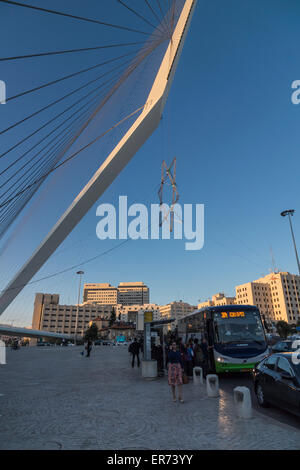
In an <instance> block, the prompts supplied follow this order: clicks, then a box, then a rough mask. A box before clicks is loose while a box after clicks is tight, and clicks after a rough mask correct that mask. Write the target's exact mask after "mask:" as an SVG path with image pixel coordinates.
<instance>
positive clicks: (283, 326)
mask: <svg viewBox="0 0 300 470" xmlns="http://www.w3.org/2000/svg"><path fill="white" fill-rule="evenodd" d="M276 330H277V333H278V334H279V336H280V337H281V338H284V339H286V337H287V336H288V335H289V334H290V333H291V332H292V327H291V325H289V324H288V323H287V322H286V321H284V320H279V321H278V322H277V323H276Z"/></svg>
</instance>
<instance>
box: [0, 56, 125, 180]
mask: <svg viewBox="0 0 300 470" xmlns="http://www.w3.org/2000/svg"><path fill="white" fill-rule="evenodd" d="M123 65H124V64H123ZM119 77H120V74H117V75H116V76H114V77H113V78H110V79H109V80H106V81H105V82H103V83H101V85H99V86H97V87H96V88H94V89H93V90H91V91H89V93H87V94H86V95H84V96H83V97H81V98H80V99H79V100H77V101H76V102H75V103H73V104H72V105H70V106H68V107H67V108H66V109H65V110H64V111H62V112H60V113H59V114H57V115H56V116H54V118H52V119H51V120H50V121H48V122H47V123H46V124H44V125H43V126H42V127H40V128H39V129H37V130H36V131H35V132H34V133H32V134H30V136H29V137H32V136H33V135H34V134H36V133H37V132H38V131H39V130H41V129H43V128H45V127H46V125H48V124H50V123H52V122H54V120H56V119H58V118H59V117H61V116H62V115H63V114H65V113H66V112H68V111H70V110H71V109H72V108H74V107H75V106H76V105H77V104H79V103H81V101H83V100H84V99H86V98H87V97H88V96H90V95H92V94H93V93H95V91H98V90H99V89H102V88H103V87H104V86H105V85H107V84H110V85H111V84H112V83H114V80H117V79H119ZM104 90H105V88H104ZM104 93H105V91H104ZM101 94H103V90H102V92H101ZM77 112H78V110H77V111H75V112H74V113H73V114H72V115H71V116H70V117H72V116H73V115H75V114H76V113H77ZM70 117H69V118H70ZM69 118H67V119H66V120H64V121H62V122H61V123H60V124H59V125H58V126H57V127H56V128H54V129H53V130H51V132H49V133H48V134H47V135H46V136H44V137H43V138H42V139H41V140H39V141H38V142H37V143H36V144H34V145H33V146H32V147H31V148H30V149H28V150H27V151H26V152H25V153H23V154H22V155H21V156H19V157H18V158H17V159H16V160H14V161H13V162H12V163H10V164H9V165H8V166H7V167H6V168H5V169H4V170H2V171H1V172H0V176H2V175H3V174H5V173H6V172H7V171H8V170H9V169H11V168H12V167H13V166H15V165H16V164H17V163H19V161H21V160H22V159H23V158H24V157H25V156H26V155H28V154H29V153H30V152H31V151H32V150H34V149H35V148H36V147H37V146H38V145H40V144H41V143H42V142H43V141H44V140H46V139H47V138H48V137H49V136H50V135H52V134H53V133H54V132H55V131H56V130H57V129H59V128H60V127H61V126H62V125H63V124H64V123H65V122H67V121H68V120H69ZM25 140H27V139H23V140H22V141H21V142H20V143H19V145H20V144H21V143H23V142H24V141H25ZM15 148H16V145H15ZM0 188H1V186H0Z"/></svg>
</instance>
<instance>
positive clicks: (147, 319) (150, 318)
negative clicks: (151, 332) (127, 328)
mask: <svg viewBox="0 0 300 470" xmlns="http://www.w3.org/2000/svg"><path fill="white" fill-rule="evenodd" d="M144 321H145V322H147V323H148V322H150V321H153V312H145V313H144Z"/></svg>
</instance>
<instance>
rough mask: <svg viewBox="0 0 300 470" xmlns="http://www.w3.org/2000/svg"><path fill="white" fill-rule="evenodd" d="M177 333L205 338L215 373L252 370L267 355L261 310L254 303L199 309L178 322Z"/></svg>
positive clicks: (182, 335) (189, 336)
mask: <svg viewBox="0 0 300 470" xmlns="http://www.w3.org/2000/svg"><path fill="white" fill-rule="evenodd" d="M178 335H179V336H180V337H181V338H182V339H183V341H184V342H187V341H188V340H189V339H190V338H193V337H194V338H195V337H197V338H198V339H201V338H206V340H207V342H208V345H209V346H210V348H209V349H208V351H209V364H208V365H209V369H210V370H211V371H212V372H216V373H221V372H241V371H249V370H252V369H253V368H254V366H255V365H256V364H257V363H258V362H260V361H261V360H262V359H263V358H264V357H266V356H267V355H268V346H267V341H266V336H265V330H264V327H263V323H262V319H261V316H260V312H259V310H258V308H257V307H255V306H254V305H222V306H215V307H204V308H202V309H201V310H196V311H195V312H193V313H190V314H189V315H187V316H186V317H184V318H182V319H181V320H179V322H178Z"/></svg>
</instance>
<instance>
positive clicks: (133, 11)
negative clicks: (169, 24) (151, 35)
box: [117, 0, 164, 33]
mask: <svg viewBox="0 0 300 470" xmlns="http://www.w3.org/2000/svg"><path fill="white" fill-rule="evenodd" d="M117 2H118V3H120V4H121V5H122V6H123V7H125V8H127V10H129V11H131V13H133V14H134V15H135V16H137V17H138V18H141V19H142V20H143V21H145V23H147V24H148V25H150V26H152V27H153V28H156V26H154V24H153V23H151V22H150V21H148V20H147V19H146V18H145V17H144V16H142V15H141V14H140V13H138V12H137V11H136V10H134V9H133V8H131V7H130V6H129V5H127V4H126V3H125V2H124V1H122V0H117ZM157 29H158V30H159V31H161V32H162V33H164V31H163V30H160V28H159V26H157Z"/></svg>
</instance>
